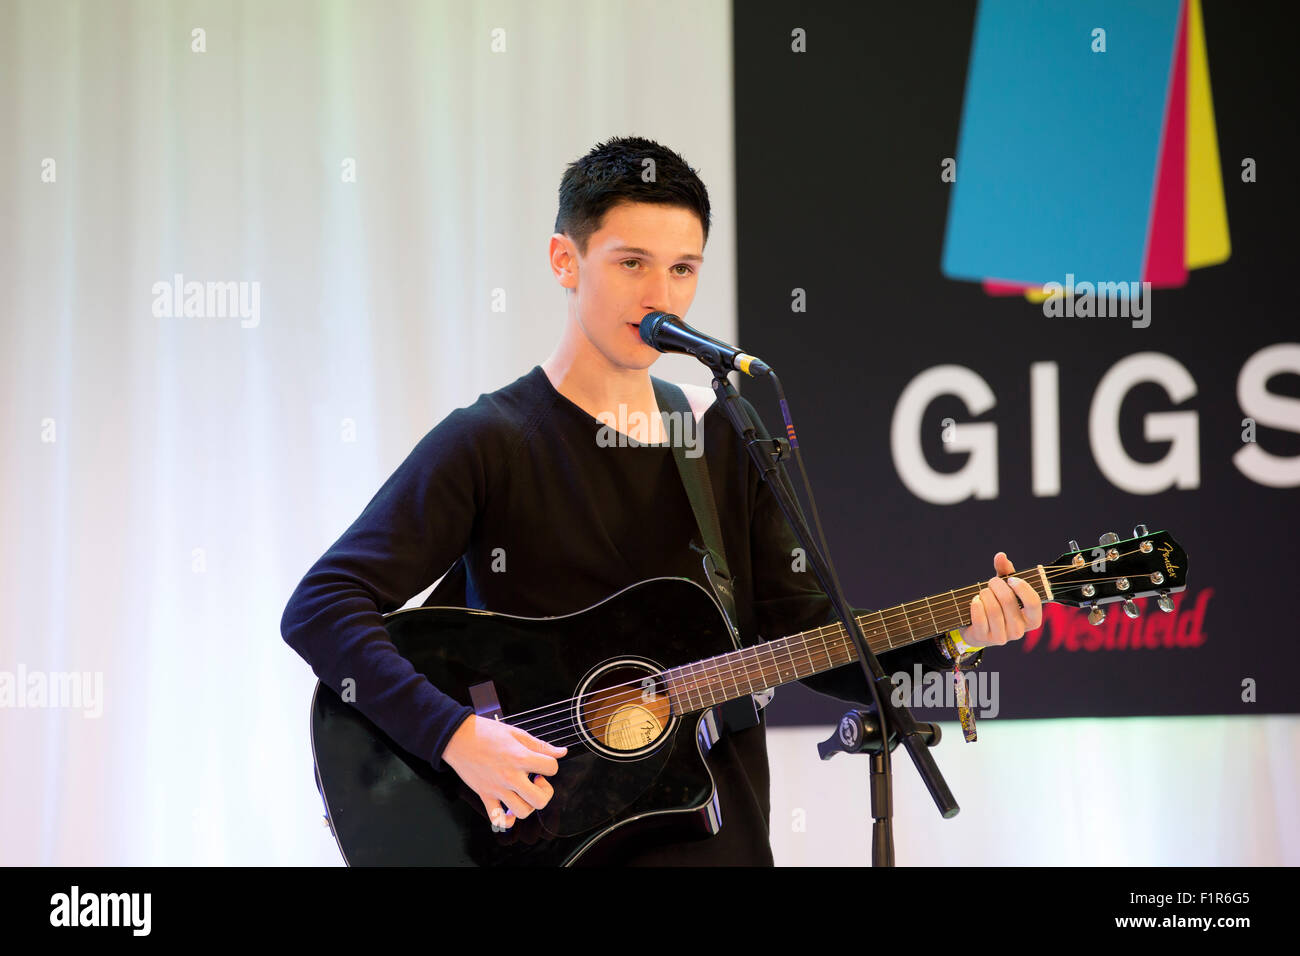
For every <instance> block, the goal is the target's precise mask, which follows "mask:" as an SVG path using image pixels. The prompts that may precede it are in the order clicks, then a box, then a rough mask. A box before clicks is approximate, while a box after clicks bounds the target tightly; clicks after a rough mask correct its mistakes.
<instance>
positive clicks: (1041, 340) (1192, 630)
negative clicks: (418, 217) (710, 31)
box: [734, 0, 1300, 724]
mask: <svg viewBox="0 0 1300 956" xmlns="http://www.w3.org/2000/svg"><path fill="white" fill-rule="evenodd" d="M1203 12H1204V28H1205V34H1204V35H1205V42H1206V46H1207V50H1208V62H1209V76H1210V83H1211V91H1212V96H1213V106H1214V120H1215V125H1216V127H1217V143H1218V149H1219V155H1220V160H1221V166H1222V179H1223V189H1224V193H1225V198H1226V206H1227V219H1228V226H1229V230H1230V234H1231V243H1232V249H1231V255H1230V257H1229V258H1228V259H1227V261H1226V262H1223V263H1222V264H1218V265H1213V266H1210V267H1207V268H1200V269H1194V270H1192V271H1190V272H1189V273H1188V277H1187V281H1186V284H1185V285H1183V286H1181V287H1178V288H1156V289H1154V290H1153V291H1152V292H1151V293H1150V297H1149V298H1148V299H1147V306H1148V308H1149V313H1148V314H1149V318H1150V321H1149V323H1147V324H1146V325H1145V327H1140V326H1139V324H1138V323H1134V322H1130V321H1129V320H1128V319H1122V318H1118V317H1079V316H1069V317H1067V316H1064V315H1049V314H1048V310H1047V309H1046V308H1045V306H1044V305H1043V304H1041V303H1035V302H1033V301H1029V300H1028V299H1027V298H1026V297H1025V296H1023V295H1014V296H993V295H990V294H988V293H987V292H986V291H985V290H984V289H983V288H982V286H981V284H980V283H978V282H972V281H965V280H959V279H952V278H948V277H946V276H945V275H944V274H943V273H942V271H941V268H940V265H941V261H942V257H943V248H944V236H945V227H946V224H947V217H948V212H949V204H950V202H951V200H952V191H953V189H954V183H952V182H949V181H945V178H944V176H943V173H944V168H945V161H946V160H951V159H952V158H954V157H956V156H957V153H958V146H959V142H958V140H959V134H960V131H961V128H962V109H963V96H964V91H965V87H966V81H967V68H968V61H969V59H970V53H971V45H972V37H973V32H974V27H975V24H976V19H977V13H978V10H977V5H976V4H974V3H965V4H963V3H915V4H874V3H873V4H849V3H843V4H839V3H837V4H827V5H808V4H804V3H800V4H797V5H796V4H789V3H778V2H774V0H756V2H748V0H747V2H744V3H737V4H736V5H735V26H734V29H735V50H734V53H735V90H736V167H737V207H738V236H739V256H738V258H739V263H740V272H739V308H740V325H739V335H738V339H739V344H740V345H741V346H742V347H743V348H744V349H745V350H746V351H748V352H751V353H753V354H755V355H758V356H760V357H762V358H763V359H764V360H765V361H767V362H768V363H769V364H770V365H772V366H773V367H774V368H775V369H776V370H777V372H778V373H779V374H780V375H781V379H782V382H783V383H784V385H785V389H786V392H787V395H788V398H789V400H790V410H791V413H792V415H793V416H794V421H795V425H796V427H797V428H798V435H799V442H800V450H801V452H802V453H803V456H804V462H805V464H806V466H807V468H808V472H809V476H810V478H811V481H812V483H813V487H814V490H815V491H816V494H817V502H818V506H819V510H820V512H821V516H822V520H823V523H824V525H825V529H826V533H827V536H828V539H829V542H830V545H831V550H832V556H833V558H834V560H835V562H836V567H837V569H838V571H839V576H840V579H841V581H842V582H843V584H844V587H845V590H846V592H847V596H848V599H849V601H850V602H851V603H853V604H855V605H857V606H860V607H872V608H885V607H890V606H893V605H897V604H899V603H902V602H904V601H910V600H915V599H919V598H921V597H923V596H925V595H930V594H935V593H938V592H940V591H945V590H947V589H949V588H955V587H959V586H969V585H973V584H976V583H978V582H980V581H981V580H986V579H987V578H989V577H990V576H991V575H992V574H993V573H994V571H993V563H992V561H993V555H994V553H995V552H997V551H1000V550H1002V551H1006V552H1007V553H1008V555H1009V556H1010V557H1011V559H1012V561H1013V562H1015V564H1016V568H1017V570H1018V571H1024V570H1026V569H1028V568H1030V567H1031V566H1033V565H1036V564H1039V563H1048V562H1051V561H1053V560H1054V559H1055V558H1056V557H1058V556H1059V555H1060V554H1061V553H1062V552H1065V551H1066V550H1068V542H1069V540H1070V539H1075V540H1077V541H1078V543H1079V546H1080V547H1083V548H1091V547H1092V546H1094V545H1096V543H1097V539H1098V536H1099V535H1101V534H1102V533H1104V532H1115V533H1117V534H1118V535H1119V536H1120V538H1128V537H1129V536H1130V535H1131V534H1132V529H1133V528H1134V526H1135V525H1137V524H1139V523H1142V524H1145V525H1147V526H1148V527H1149V528H1151V529H1152V530H1158V529H1159V530H1166V531H1168V532H1169V533H1171V534H1172V535H1173V536H1174V537H1175V538H1176V539H1177V540H1178V542H1179V543H1180V544H1181V545H1182V547H1183V548H1184V549H1185V550H1186V552H1187V554H1188V556H1189V573H1188V587H1187V589H1186V591H1184V592H1181V593H1179V594H1177V595H1176V596H1175V604H1176V606H1175V611H1174V613H1172V614H1166V613H1160V612H1159V611H1157V609H1156V607H1155V600H1154V599H1146V600H1141V601H1139V602H1138V604H1139V606H1140V607H1141V609H1142V615H1141V617H1140V618H1138V619H1137V620H1135V621H1131V620H1130V619H1129V618H1128V617H1127V616H1126V615H1124V614H1123V613H1121V612H1120V608H1119V606H1118V605H1112V606H1110V608H1109V614H1108V617H1107V620H1106V622H1105V623H1104V625H1102V626H1100V627H1094V626H1092V625H1090V624H1089V623H1088V622H1087V619H1086V615H1085V613H1084V612H1083V611H1080V610H1076V609H1074V608H1067V607H1064V606H1062V605H1058V604H1052V605H1048V606H1047V607H1046V608H1045V615H1044V625H1043V627H1042V628H1041V629H1040V630H1037V631H1034V632H1032V633H1030V634H1029V635H1027V636H1026V637H1025V639H1024V640H1022V641H1019V642H1016V643H1014V644H1010V645H1008V646H1007V647H1005V648H994V649H991V650H990V651H988V652H987V653H986V654H985V663H984V664H983V665H982V666H981V667H980V670H981V671H984V670H987V671H988V672H989V674H988V676H987V677H986V678H985V680H986V681H988V685H987V686H986V687H985V688H983V692H984V693H985V694H993V693H995V692H996V703H995V706H994V707H985V708H984V712H985V715H986V716H991V715H993V713H994V711H995V712H996V716H998V717H1003V718H1005V717H1020V718H1029V717H1076V716H1125V715H1189V714H1263V713H1296V712H1298V711H1300V681H1297V680H1296V679H1295V678H1294V677H1293V676H1292V675H1291V673H1290V667H1289V666H1288V664H1289V660H1290V658H1291V657H1292V656H1293V655H1292V653H1291V649H1292V646H1293V644H1294V638H1295V635H1296V628H1295V626H1294V624H1293V623H1292V621H1293V612H1292V609H1291V607H1290V604H1289V600H1290V596H1291V593H1292V588H1293V587H1294V586H1295V584H1294V576H1295V572H1296V570H1297V567H1300V560H1298V555H1297V551H1298V547H1300V546H1298V545H1297V533H1296V532H1297V526H1298V525H1300V507H1297V506H1298V505H1300V496H1298V493H1297V485H1300V475H1298V469H1297V459H1298V458H1300V329H1298V328H1297V322H1296V309H1295V306H1294V305H1293V303H1292V299H1293V297H1294V293H1293V291H1292V290H1291V288H1290V279H1291V278H1292V277H1293V274H1294V271H1295V266H1294V249H1295V242H1294V240H1293V238H1292V234H1293V233H1294V231H1295V230H1296V229H1297V228H1298V226H1297V217H1296V213H1297V209H1298V205H1297V201H1296V199H1297V196H1296V188H1297V187H1296V177H1295V175H1294V172H1293V170H1292V168H1291V165H1290V164H1291V163H1292V162H1294V158H1295V157H1296V156H1298V155H1300V148H1298V147H1300V143H1298V142H1297V133H1296V129H1297V126H1296V122H1295V115H1296V111H1295V105H1296V104H1295V98H1294V89H1295V84H1294V79H1293V76H1292V68H1291V67H1290V66H1289V65H1288V64H1289V62H1290V60H1289V50H1290V43H1291V39H1290V37H1291V33H1290V31H1289V30H1287V29H1286V28H1285V27H1284V25H1283V24H1284V23H1285V22H1287V21H1286V18H1285V14H1286V13H1287V12H1288V11H1287V10H1286V8H1284V7H1282V6H1281V5H1278V6H1275V7H1265V6H1262V5H1256V4H1246V5H1238V4H1233V3H1229V2H1224V0H1205V2H1204V4H1203ZM1111 42H1112V43H1114V42H1116V38H1115V37H1113V36H1112V41H1111ZM1126 119H1127V117H1126V116H1124V115H1090V114H1089V113H1088V112H1087V111H1081V112H1079V113H1078V114H1075V115H1067V116H1055V117H1053V116H1049V117H1044V118H1043V120H1042V124H1041V135H1042V136H1043V137H1052V138H1055V139H1057V140H1058V141H1060V143H1062V144H1063V148H1067V149H1068V146H1069V143H1070V142H1071V141H1072V140H1074V139H1077V138H1083V137H1089V138H1091V137H1107V136H1108V135H1114V133H1115V130H1116V129H1117V126H1116V124H1123V123H1124V122H1125V121H1126ZM1108 130H1109V132H1108ZM1243 163H1245V164H1246V165H1248V166H1250V168H1251V169H1252V171H1253V172H1254V181H1246V180H1248V179H1250V178H1251V177H1250V176H1244V175H1243V170H1244V169H1245V166H1243ZM956 175H957V177H958V178H960V175H961V163H960V162H959V163H957V165H956ZM1107 198H1108V197H1107V195H1104V194H1102V195H1094V194H1087V195H1079V196H1077V202H1078V204H1079V205H1080V208H1081V209H1083V208H1084V207H1086V206H1087V205H1088V204H1096V203H1105V202H1107ZM1062 278H1063V277H1062ZM743 387H744V393H745V395H746V397H748V398H749V399H750V400H751V401H753V402H754V404H755V406H756V407H757V408H758V410H759V411H760V413H761V414H762V415H763V418H764V420H765V421H766V422H767V424H768V427H769V429H771V430H772V432H773V433H774V434H783V433H784V431H785V429H784V427H783V426H782V425H781V419H780V416H779V413H778V409H777V405H776V401H775V398H774V397H773V395H772V394H771V390H770V388H768V387H766V386H765V385H764V384H763V383H754V382H750V381H748V380H747V381H746V382H745V383H744V386H743ZM796 484H798V482H797V481H796ZM808 573H810V574H811V573H812V572H811V570H809V571H808ZM910 700H911V698H909V702H910ZM931 702H932V703H933V702H934V701H933V700H931ZM985 702H986V703H989V704H993V703H994V702H993V699H992V698H991V697H990V698H988V700H987V701H985ZM979 703H981V701H979V700H977V704H979ZM841 709H842V708H841V707H840V706H839V705H838V704H837V703H836V702H834V701H831V700H829V699H828V698H824V697H820V696H818V695H816V694H813V693H812V692H811V691H808V690H806V689H804V688H802V687H800V686H798V685H795V686H793V687H788V688H783V689H782V690H781V691H779V692H778V693H777V695H776V700H775V702H774V704H773V705H772V708H771V709H770V710H769V714H770V718H771V721H772V722H773V723H776V724H781V723H786V724H789V723H826V722H830V721H833V720H834V719H835V718H836V716H837V715H838V714H839V712H840V711H841ZM979 712H980V711H979V710H977V715H978V713H979ZM919 716H922V717H923V718H929V719H944V720H951V719H954V714H953V712H952V711H951V710H949V709H947V708H946V707H945V708H934V709H922V710H921V711H919Z"/></svg>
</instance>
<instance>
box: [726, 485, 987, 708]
mask: <svg viewBox="0 0 1300 956" xmlns="http://www.w3.org/2000/svg"><path fill="white" fill-rule="evenodd" d="M756 495H757V502H756V505H755V509H754V515H753V520H752V522H751V526H750V542H751V549H752V553H751V563H752V567H753V572H754V582H753V587H754V592H753V593H754V610H755V618H756V626H757V628H758V632H759V635H760V636H761V637H762V639H764V640H775V639H777V638H781V637H785V636H786V635H788V634H793V633H796V632H798V631H805V630H809V629H811V628H814V627H821V626H824V625H828V624H835V623H838V621H839V619H838V617H837V616H836V614H835V608H834V605H833V604H832V602H831V599H830V597H829V596H828V595H827V594H826V593H825V592H824V591H823V590H822V588H821V586H820V582H819V581H818V580H817V574H816V572H815V571H814V570H813V568H812V566H811V564H809V565H808V566H807V570H803V571H800V570H795V569H794V565H795V549H796V548H798V547H799V540H798V538H796V537H795V534H794V529H793V528H791V527H790V524H789V522H787V521H786V519H785V515H784V514H782V512H781V508H780V505H778V504H777V500H776V496H775V495H774V494H773V493H772V490H771V488H769V487H768V486H767V483H766V482H762V481H760V482H759V486H758V489H757V492H756ZM853 613H854V614H856V615H859V616H861V615H863V614H868V613H871V612H870V611H869V610H868V609H866V608H853ZM982 654H983V652H982V651H981V652H979V654H977V655H972V657H971V658H969V659H968V661H967V662H966V663H964V664H963V667H974V666H976V664H977V663H978V661H979V660H980V656H981V655H982ZM876 656H877V658H878V659H879V661H880V666H881V667H882V668H884V670H885V673H886V674H892V673H896V672H898V671H910V670H911V669H912V667H913V666H914V665H915V664H918V663H919V664H920V665H921V669H922V672H928V671H934V670H947V669H948V668H950V667H951V666H952V665H951V664H950V663H949V662H948V660H947V658H945V657H944V656H943V654H942V653H941V652H940V650H939V647H938V644H937V643H936V642H935V641H934V640H922V641H918V642H916V643H914V644H909V645H908V646H906V647H900V648H898V649H897V650H893V651H887V652H885V653H883V654H877V655H876ZM801 683H803V684H804V685H806V686H807V687H810V688H812V689H813V690H815V691H817V692H818V693H821V694H826V695H828V696H831V697H836V698H839V699H841V700H847V701H852V702H854V703H859V704H866V703H870V702H871V690H870V688H869V687H868V686H867V680H866V677H865V676H864V675H863V673H862V669H861V668H860V667H859V666H858V665H857V664H853V665H851V666H845V667H839V668H836V669H835V670H832V671H827V672H825V673H822V674H817V675H815V676H813V677H809V678H805V679H804V680H803V681H802V682H801Z"/></svg>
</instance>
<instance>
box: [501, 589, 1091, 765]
mask: <svg viewBox="0 0 1300 956" xmlns="http://www.w3.org/2000/svg"><path fill="white" fill-rule="evenodd" d="M1098 580H1104V579H1098ZM810 643H811V639H804V640H803V641H802V642H800V644H797V645H796V644H787V645H786V646H785V649H786V651H787V656H788V659H789V663H790V665H791V666H792V669H794V670H796V672H797V668H795V667H794V658H795V654H794V653H793V652H794V651H795V650H801V651H803V653H804V656H805V657H806V658H807V659H808V662H809V663H811V655H810V654H809V653H808V651H809V645H810ZM856 650H857V648H856V645H855V644H854V643H853V641H852V639H851V638H850V637H849V635H848V634H847V632H845V631H844V630H843V628H840V632H839V635H838V636H837V637H836V639H835V640H834V641H832V642H825V641H823V642H822V646H821V648H820V653H821V654H822V655H823V656H825V657H826V658H827V665H828V666H826V667H824V668H820V670H830V669H833V668H836V667H841V666H844V665H846V664H848V663H851V662H852V661H853V660H854V659H856ZM831 652H834V654H835V656H836V660H832V659H831V656H830V654H831ZM841 653H846V655H847V656H843V657H842V658H841V657H840V655H841ZM723 656H724V657H725V655H723ZM773 662H774V663H777V666H778V673H779V670H780V664H779V662H778V661H777V658H776V657H775V656H774V657H773ZM741 663H742V673H741V677H742V679H744V680H745V681H746V682H747V683H748V684H749V685H750V688H749V689H750V691H752V690H753V689H754V681H753V673H754V672H753V671H751V670H750V669H749V667H748V663H746V662H741ZM727 667H728V670H729V672H730V673H729V674H728V675H727V676H728V677H729V678H730V679H731V681H732V683H733V685H734V686H735V687H736V688H737V689H739V687H740V683H739V680H737V675H736V671H735V669H734V668H731V666H730V664H729V663H728V665H727ZM703 673H704V675H706V676H709V677H717V676H720V675H722V668H721V666H713V667H712V673H709V671H708V670H707V669H706V670H705V671H704V672H703ZM655 676H662V675H655ZM690 676H692V677H696V676H701V675H700V674H692V675H690ZM758 676H759V677H760V678H763V677H764V672H763V671H762V670H761V669H760V671H759V672H758ZM788 679H793V678H788ZM788 679H787V680H788ZM784 682H786V681H785V680H783V681H782V683H784ZM763 683H764V684H765V685H766V683H767V682H766V681H765V680H764V681H763ZM639 686H641V682H640V681H631V682H628V683H625V684H622V685H611V686H610V687H607V688H601V689H600V690H598V691H593V692H591V693H589V694H587V695H582V696H581V697H574V698H570V702H572V701H578V700H581V699H584V698H585V699H587V700H588V701H589V704H588V706H586V707H584V708H583V714H584V715H585V716H586V718H587V722H588V723H591V722H592V721H596V722H599V721H600V720H601V719H604V718H605V717H608V716H610V715H612V714H613V713H616V712H617V711H618V710H619V709H620V708H622V707H626V706H627V705H628V704H629V703H630V701H629V700H627V699H626V694H627V692H628V691H629V690H630V691H632V692H634V693H635V690H636V688H638V687H639ZM744 693H746V691H741V693H740V694H737V695H735V696H737V697H739V696H742V695H743V694H744ZM695 696H697V697H698V698H699V699H700V701H701V704H702V706H700V707H694V706H691V704H690V700H689V697H690V691H689V689H688V690H687V691H686V692H684V693H678V694H677V695H676V697H677V698H678V699H679V700H680V701H681V703H682V704H684V705H685V706H686V709H684V710H683V709H680V708H679V709H678V711H677V714H676V716H681V715H684V714H687V713H691V712H693V711H696V710H701V709H704V708H707V707H710V706H713V705H714V704H717V703H720V702H721V701H717V700H712V699H710V701H709V702H708V703H707V704H706V703H703V701H704V695H703V692H702V691H700V690H696V691H695ZM713 696H714V695H713V694H712V693H711V692H710V694H709V697H710V698H712V697H713ZM673 697H674V695H673V693H672V692H671V689H670V693H669V694H668V698H669V706H670V708H671V707H672V701H673ZM726 699H730V698H725V697H724V700H726ZM561 703H564V702H561ZM537 709H538V710H542V709H543V708H537ZM522 713H527V712H521V714H522ZM670 713H671V710H670ZM518 716H519V715H514V717H513V718H512V721H517V718H518ZM547 717H559V718H560V719H558V720H550V721H549V722H540V721H545V719H546V718H547ZM557 724H558V725H563V726H566V727H567V728H573V724H574V721H573V715H572V708H569V707H567V706H566V707H562V708H561V709H559V710H556V711H552V712H550V713H549V714H540V715H538V716H537V717H534V718H533V719H532V720H531V721H528V722H515V723H512V725H513V726H518V727H520V728H521V729H523V730H525V731H527V732H529V733H533V734H534V736H538V735H540V734H541V733H544V732H546V731H547V730H548V729H550V728H553V727H555V726H556V725H557ZM569 733H575V731H574V729H570V730H569ZM583 736H584V735H583V734H582V733H581V732H576V734H575V736H573V737H569V738H567V740H569V741H572V740H577V739H581V738H582V737H583ZM552 743H554V742H552ZM554 745H555V746H564V744H561V743H554Z"/></svg>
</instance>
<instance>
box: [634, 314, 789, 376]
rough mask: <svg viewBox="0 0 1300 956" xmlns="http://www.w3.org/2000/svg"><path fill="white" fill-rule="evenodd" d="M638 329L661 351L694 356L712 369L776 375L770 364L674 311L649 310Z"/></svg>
mask: <svg viewBox="0 0 1300 956" xmlns="http://www.w3.org/2000/svg"><path fill="white" fill-rule="evenodd" d="M638 328H640V330H641V341H642V342H644V343H645V344H646V345H648V346H650V347H651V348H652V349H658V350H659V351H660V352H683V353H685V354H686V355H694V356H695V357H696V358H697V359H699V360H700V361H701V362H703V363H704V364H705V365H707V366H709V367H710V368H714V369H716V368H718V367H719V366H722V367H724V368H727V369H736V370H737V371H740V372H744V373H745V374H746V375H749V376H751V377H753V378H757V377H758V376H760V375H770V374H772V370H771V369H770V368H768V367H767V363H765V362H763V361H762V360H760V359H757V358H755V357H754V356H752V355H749V354H747V353H745V352H742V351H740V349H738V348H734V347H733V346H730V345H728V344H727V343H725V342H720V341H718V340H717V339H715V338H714V337H713V336H711V335H705V334H704V333H703V332H699V331H697V330H695V329H693V328H691V327H690V326H689V325H687V324H686V323H685V322H683V321H682V320H681V319H679V318H678V317H677V316H675V315H673V314H672V313H670V312H647V313H646V314H645V317H644V318H642V319H641V324H640V326H639V327H638Z"/></svg>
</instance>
